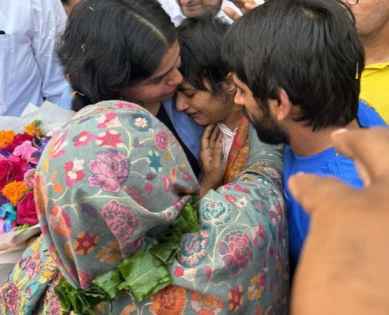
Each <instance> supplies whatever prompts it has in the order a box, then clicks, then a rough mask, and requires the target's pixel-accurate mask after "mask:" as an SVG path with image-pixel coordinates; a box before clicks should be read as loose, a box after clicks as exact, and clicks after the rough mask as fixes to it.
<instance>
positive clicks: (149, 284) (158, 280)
mask: <svg viewBox="0 0 389 315" xmlns="http://www.w3.org/2000/svg"><path fill="white" fill-rule="evenodd" d="M118 269H119V271H120V273H121V275H122V277H123V278H124V282H123V283H122V284H121V285H120V286H119V289H120V290H122V289H126V290H128V291H130V293H131V294H132V295H133V297H134V299H135V301H136V302H140V301H143V300H144V299H145V298H147V297H149V296H151V295H153V294H155V293H156V292H158V291H159V290H161V289H163V288H164V287H166V286H168V285H169V284H171V283H172V280H171V277H170V273H169V271H168V269H167V267H166V266H165V265H164V264H163V263H162V262H161V261H160V260H159V259H158V258H156V257H154V256H153V255H152V254H151V252H150V251H149V250H147V251H145V250H140V251H138V252H137V253H136V254H135V255H133V256H131V257H130V258H127V259H125V260H124V261H123V262H122V263H121V264H120V265H119V267H118Z"/></svg>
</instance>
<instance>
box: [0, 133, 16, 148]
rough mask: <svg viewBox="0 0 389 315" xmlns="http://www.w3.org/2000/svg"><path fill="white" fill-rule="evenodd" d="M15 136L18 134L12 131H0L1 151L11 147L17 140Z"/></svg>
mask: <svg viewBox="0 0 389 315" xmlns="http://www.w3.org/2000/svg"><path fill="white" fill-rule="evenodd" d="M15 136H16V134H15V132H13V131H12V130H1V131H0V149H5V148H7V147H8V146H9V145H11V144H12V142H13V141H14V139H15Z"/></svg>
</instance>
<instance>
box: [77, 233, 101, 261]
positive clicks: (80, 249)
mask: <svg viewBox="0 0 389 315" xmlns="http://www.w3.org/2000/svg"><path fill="white" fill-rule="evenodd" d="M98 239H99V237H98V236H97V235H93V234H90V233H85V232H82V233H80V234H79V235H78V238H77V240H76V253H77V254H78V255H80V256H85V255H88V254H89V253H90V252H91V251H92V250H93V249H94V248H95V247H96V245H97V241H98Z"/></svg>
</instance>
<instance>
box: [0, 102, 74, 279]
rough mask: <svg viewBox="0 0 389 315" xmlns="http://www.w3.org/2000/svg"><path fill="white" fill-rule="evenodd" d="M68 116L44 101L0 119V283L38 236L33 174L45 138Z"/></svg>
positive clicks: (46, 140)
mask: <svg viewBox="0 0 389 315" xmlns="http://www.w3.org/2000/svg"><path fill="white" fill-rule="evenodd" d="M72 115H73V112H71V111H67V110H64V109H62V108H59V107H58V106H57V105H55V104H51V103H48V102H46V103H44V104H42V106H41V107H40V108H37V107H35V106H32V105H29V106H28V107H27V110H26V111H25V113H24V114H22V116H21V117H7V116H2V117H0V283H1V282H2V280H4V279H5V278H4V277H5V276H6V273H7V272H8V271H10V269H12V267H13V264H14V263H15V262H16V261H17V260H18V258H19V257H20V255H21V253H22V252H23V250H24V249H25V247H26V246H27V244H28V241H29V240H30V239H31V238H32V237H34V236H36V235H37V234H39V233H40V229H39V226H38V225H37V223H38V218H37V213H36V209H35V202H34V194H33V188H34V180H33V178H34V171H35V168H36V166H37V164H38V162H39V158H40V155H41V153H42V151H43V149H44V148H45V146H46V144H47V142H48V140H49V137H48V135H50V133H51V132H52V131H53V130H55V129H58V128H60V126H61V125H62V124H63V123H65V122H66V121H67V120H68V119H70V117H71V116H72Z"/></svg>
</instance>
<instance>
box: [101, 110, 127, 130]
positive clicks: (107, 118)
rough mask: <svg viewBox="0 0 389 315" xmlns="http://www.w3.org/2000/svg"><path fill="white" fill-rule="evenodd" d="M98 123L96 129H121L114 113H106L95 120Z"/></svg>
mask: <svg viewBox="0 0 389 315" xmlns="http://www.w3.org/2000/svg"><path fill="white" fill-rule="evenodd" d="M97 122H98V123H99V124H98V125H97V127H98V128H105V129H106V128H118V127H121V126H122V124H121V123H120V120H119V118H118V115H117V114H116V113H115V112H108V113H105V114H104V115H102V116H101V117H99V118H98V119H97Z"/></svg>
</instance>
